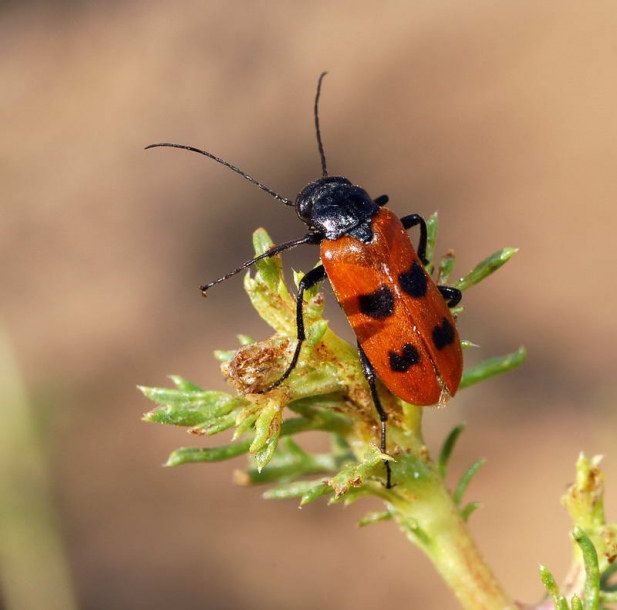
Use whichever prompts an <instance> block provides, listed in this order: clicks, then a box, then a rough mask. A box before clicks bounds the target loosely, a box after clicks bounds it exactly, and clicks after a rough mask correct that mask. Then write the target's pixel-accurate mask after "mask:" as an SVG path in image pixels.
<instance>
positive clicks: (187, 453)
mask: <svg viewBox="0 0 617 610" xmlns="http://www.w3.org/2000/svg"><path fill="white" fill-rule="evenodd" d="M250 445H251V442H250V441H249V440H244V441H239V442H237V443H231V444H230V445H223V446H222V447H203V448H198V447H181V448H180V449H176V450H175V451H172V453H171V454H170V456H169V458H168V459H167V462H166V464H165V466H181V465H182V464H190V463H193V462H222V461H223V460H229V459H231V458H234V457H237V456H239V455H242V454H243V453H248V450H249V447H250Z"/></svg>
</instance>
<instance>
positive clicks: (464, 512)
mask: <svg viewBox="0 0 617 610" xmlns="http://www.w3.org/2000/svg"><path fill="white" fill-rule="evenodd" d="M479 508H482V504H481V503H480V502H469V504H465V506H463V508H461V517H462V518H463V521H465V523H467V521H468V520H469V517H471V515H472V514H473V513H475V512H476V511H477V510H478V509H479Z"/></svg>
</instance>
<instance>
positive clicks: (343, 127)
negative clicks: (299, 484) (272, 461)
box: [0, 0, 617, 610]
mask: <svg viewBox="0 0 617 610" xmlns="http://www.w3.org/2000/svg"><path fill="white" fill-rule="evenodd" d="M616 32H617V6H616V5H615V3H614V2H611V1H610V0H605V1H602V0H598V1H594V2H588V3H584V4H583V3H580V2H577V1H569V0H562V1H560V2H553V1H538V0H523V1H519V2H516V3H505V2H490V1H482V0H471V1H469V2H465V3H460V2H454V1H445V0H444V1H436V2H430V3H427V2H404V1H393V2H375V1H369V2H362V3H359V2H321V1H318V2H225V1H214V0H205V1H201V2H200V1H191V0H187V1H186V2H178V3H174V4H173V5H172V3H169V2H160V1H152V2H143V1H142V2H139V1H130V2H106V3H103V2H94V1H91V2H85V1H83V2H79V1H78V0H75V1H73V2H69V1H67V2H57V3H45V2H40V3H36V2H27V1H23V2H20V3H12V2H4V3H1V4H0V112H1V114H0V116H1V119H0V120H1V126H2V129H1V134H2V135H1V138H0V155H1V156H0V172H1V178H2V180H1V183H2V189H1V190H2V204H1V205H2V222H1V223H0V248H1V253H2V261H3V264H2V267H1V268H0V274H1V275H0V285H1V286H2V302H1V310H0V311H1V314H0V315H1V322H2V325H3V326H4V329H5V331H7V332H8V335H9V338H10V341H11V343H12V345H13V347H14V350H15V353H16V357H17V359H18V362H19V364H20V367H21V372H22V374H23V376H24V379H25V383H26V386H27V390H28V395H29V397H30V399H31V401H32V403H33V405H34V406H35V407H36V409H37V413H38V417H39V418H40V422H41V425H42V426H43V429H44V435H45V448H46V451H48V457H47V458H46V460H47V462H48V465H49V468H50V470H51V473H52V486H53V496H54V501H55V504H56V508H57V510H58V514H59V522H60V526H61V531H62V534H63V537H64V541H65V545H66V550H67V553H68V560H69V564H70V568H71V571H72V576H73V578H74V581H75V586H76V588H77V595H78V599H79V604H80V607H81V608H84V609H88V610H90V609H97V610H98V609H104V608H114V610H125V609H127V610H128V609H134V608H146V607H147V608H149V609H150V610H163V609H165V610H166V609H168V608H176V609H182V610H191V609H198V608H199V609H203V608H209V609H210V608H212V609H227V608H251V609H253V608H254V609H259V608H275V609H276V608H281V609H282V608H294V609H304V608H307V609H308V608H314V607H315V606H316V605H319V606H320V607H321V608H369V607H376V606H378V607H384V608H385V607H413V608H423V609H429V610H430V609H442V608H455V607H456V604H455V602H454V600H453V598H452V597H451V595H450V593H449V592H448V591H447V590H445V587H444V585H442V583H441V582H440V580H439V578H438V577H437V576H436V575H435V573H434V571H433V569H432V568H431V566H430V565H429V563H428V561H427V560H426V559H425V558H424V557H423V556H422V555H421V554H420V552H419V551H418V550H416V549H415V548H412V547H411V546H410V545H409V544H408V543H407V542H406V541H405V540H404V539H403V538H402V536H401V535H400V534H399V532H398V530H397V529H396V527H395V526H394V525H393V524H381V525H377V526H373V527H371V528H368V529H365V530H357V529H356V528H355V527H354V523H355V521H357V520H358V518H359V517H360V516H361V515H363V514H364V512H366V511H367V510H369V509H372V508H375V506H373V505H369V504H368V503H365V504H364V505H355V506H353V507H350V508H347V509H343V508H342V507H338V506H337V507H330V508H328V507H326V506H325V503H316V504H314V505H311V506H308V507H306V508H304V509H303V510H301V511H299V510H298V508H297V505H296V503H294V502H283V503H276V502H265V501H263V500H261V498H260V494H261V490H259V489H248V490H247V489H241V488H235V487H234V486H233V485H232V483H231V474H232V471H233V469H234V468H236V467H240V466H241V464H242V462H241V461H238V462H236V463H225V464H220V465H203V466H193V467H183V468H178V469H169V470H168V469H163V468H161V467H160V464H161V463H162V462H163V461H164V460H165V458H166V456H167V454H168V453H169V452H170V451H171V450H172V449H173V448H175V447H178V446H181V445H187V444H199V443H200V439H195V438H192V437H187V436H186V435H185V432H184V431H182V430H174V429H171V428H166V427H158V426H155V425H146V424H143V423H141V422H140V416H141V414H142V412H144V411H146V410H147V409H149V404H148V403H147V401H146V400H145V399H144V398H143V397H142V396H141V395H140V394H139V393H138V392H137V391H136V389H135V386H136V384H144V385H165V384H167V380H166V375H167V374H169V373H178V374H181V375H183V376H185V377H187V378H189V379H192V380H194V381H196V382H198V383H200V384H202V385H203V386H205V387H211V388H220V389H223V388H224V387H225V386H224V383H223V381H222V380H221V379H220V377H219V375H218V367H217V364H216V363H215V362H214V360H213V359H212V357H211V353H212V351H213V350H214V349H216V348H229V347H232V346H234V345H235V336H234V335H235V334H236V333H238V332H245V333H247V334H250V335H252V336H255V337H264V336H266V334H267V333H268V330H267V328H266V327H265V325H264V324H263V323H262V322H261V321H260V320H259V319H258V318H257V315H256V314H255V313H254V312H253V311H252V310H251V308H250V306H249V304H248V301H247V299H246V298H245V296H244V294H243V292H242V281H241V279H240V278H236V280H235V281H230V282H228V283H226V284H224V285H221V286H219V287H218V288H217V289H216V291H212V295H211V298H209V299H208V300H207V301H205V300H203V299H202V298H201V297H200V295H199V292H198V290H197V286H198V285H199V284H200V283H203V282H204V281H207V280H210V279H213V278H215V277H218V276H219V275H221V274H222V273H224V272H226V271H228V270H229V269H230V268H232V267H233V266H235V265H236V264H238V263H240V262H242V261H244V260H245V259H246V258H248V257H249V255H250V253H251V243H250V239H251V234H252V231H253V229H255V228H256V227H258V226H265V227H266V228H268V230H269V231H270V232H271V234H272V236H273V238H274V239H275V241H283V240H286V239H292V238H294V237H298V236H301V235H302V234H303V230H304V227H303V225H302V224H301V223H300V222H299V221H298V220H297V219H296V218H295V215H294V213H293V212H292V211H290V210H288V209H286V208H284V207H283V206H282V205H280V204H277V202H275V201H273V200H271V199H270V198H269V197H268V196H267V195H265V194H263V193H261V192H260V191H259V190H257V189H256V188H254V187H253V186H251V185H250V184H248V183H247V182H246V181H244V180H242V179H241V178H239V177H238V176H236V175H234V174H232V173H231V172H230V171H228V170H226V169H225V168H222V167H220V166H217V165H216V164H215V163H214V162H211V161H209V160H206V159H204V158H202V157H200V156H198V155H192V154H189V153H185V152H182V151H174V150H154V151H148V152H144V151H143V147H144V146H145V145H147V144H149V143H152V142H157V141H164V140H167V141H176V142H182V143H186V144H192V145H194V146H199V147H203V148H206V149H208V150H211V151H212V152H214V153H215V154H217V155H220V156H222V157H224V158H226V159H228V160H229V161H231V162H233V163H234V164H237V165H238V166H240V167H242V168H243V169H245V170H246V171H247V172H249V173H250V174H252V175H254V176H256V177H257V178H259V179H260V180H262V181H263V182H265V183H266V184H268V185H269V186H270V187H271V188H273V189H274V190H276V191H278V192H280V193H282V194H284V195H286V196H288V197H294V196H295V194H296V193H297V192H298V191H299V190H300V189H301V188H302V187H303V186H304V185H305V184H306V183H307V182H308V181H310V180H311V179H314V178H315V177H317V176H318V175H319V171H320V168H319V158H318V155H317V150H316V145H315V137H314V132H313V123H312V114H311V113H312V103H313V96H314V90H315V84H316V79H317V76H318V74H319V73H320V72H321V71H323V70H328V71H329V73H330V74H329V76H328V78H327V79H326V81H325V86H324V92H323V97H322V105H321V119H322V129H323V134H324V141H325V146H326V151H327V155H328V161H329V168H330V171H331V173H334V174H342V175H345V176H347V177H349V178H350V179H351V180H353V181H355V182H358V183H360V184H361V185H363V186H364V187H365V188H366V189H367V190H368V191H369V192H370V193H371V194H372V195H375V196H377V195H380V194H382V193H388V194H389V195H390V198H391V204H390V206H391V207H392V209H393V210H394V211H395V212H397V213H398V214H400V215H403V214H406V213H410V212H419V213H421V214H423V215H426V216H427V215H429V214H430V213H432V212H433V211H434V210H439V213H440V218H441V234H440V240H439V246H440V251H441V252H443V251H445V250H446V249H448V248H454V249H455V250H456V252H457V255H458V261H459V266H458V268H457V269H458V272H459V274H462V273H463V272H464V271H466V270H467V269H468V268H470V267H471V266H472V265H473V264H475V263H476V262H477V261H479V260H480V259H482V258H484V257H485V256H486V255H487V254H489V253H491V252H493V251H495V250H497V249H499V248H501V247H503V246H518V247H519V248H520V252H519V254H518V255H517V256H516V257H515V259H514V260H513V261H512V262H511V263H509V264H508V265H507V266H506V267H505V268H504V269H503V270H502V271H501V272H500V273H498V274H497V275H496V276H494V277H493V278H491V279H489V280H488V281H487V282H486V283H485V284H483V285H481V286H480V287H478V288H476V289H474V290H473V291H471V292H470V293H468V294H467V295H466V297H465V304H466V306H467V311H466V312H465V314H464V316H463V317H462V318H461V321H460V325H461V329H462V333H463V335H464V336H465V337H466V338H469V339H471V340H473V341H474V342H476V343H478V344H480V345H481V346H482V349H481V350H477V352H476V353H475V354H474V355H470V360H473V359H475V360H479V359H480V358H484V357H489V356H493V355H497V354H501V353H505V352H507V351H510V350H513V349H515V348H516V347H518V345H519V344H525V345H526V346H527V348H528V350H529V360H528V363H527V364H526V365H525V366H524V367H523V368H522V369H520V370H518V371H516V372H515V373H512V374H510V375H508V376H506V377H503V378H499V379H495V380H492V381H490V382H487V383H485V384H483V385H482V386H480V387H475V388H472V389H469V390H467V391H465V392H463V393H461V395H460V396H457V398H456V400H454V401H452V403H451V404H450V405H449V407H448V408H447V409H444V410H439V411H437V410H431V411H428V412H427V415H426V419H425V428H426V436H427V440H428V442H429V444H430V446H431V447H432V448H433V450H434V451H436V450H437V447H438V446H439V443H440V442H441V439H443V437H444V435H445V434H446V433H447V431H448V430H449V429H450V428H451V427H452V426H453V425H455V424H456V423H458V422H460V421H466V422H467V424H468V429H467V432H466V433H465V435H464V437H463V439H462V442H461V444H460V447H459V450H458V453H457V454H456V456H455V462H456V466H455V467H454V468H455V473H460V472H461V470H462V469H463V467H464V466H466V465H468V464H469V463H470V462H471V461H472V460H473V459H475V458H476V457H479V456H486V457H487V458H488V460H489V461H488V464H487V466H486V467H485V469H484V470H483V471H482V472H481V474H480V475H479V476H478V478H477V481H476V482H475V483H474V484H473V485H472V488H471V491H470V494H469V499H475V500H481V501H482V502H483V503H484V505H485V507H484V509H483V510H481V511H480V512H478V513H476V514H475V515H474V517H473V518H472V529H473V532H474V534H475V535H476V537H477V540H478V543H479V545H480V547H481V548H482V549H483V550H484V552H485V554H486V556H487V557H488V560H489V561H490V563H491V564H492V565H493V566H494V568H495V570H496V572H497V574H498V575H499V577H500V578H501V580H502V581H503V583H504V584H505V586H506V588H507V589H508V590H509V591H510V592H511V594H512V595H513V596H515V597H516V598H518V599H523V600H527V601H532V600H535V599H537V598H539V596H540V595H541V586H540V583H539V578H538V575H537V569H538V564H539V563H540V562H542V563H545V564H547V565H548V566H549V567H550V568H551V569H553V570H554V572H555V574H556V575H557V576H558V577H561V576H563V574H564V571H565V569H566V567H567V565H568V561H569V549H570V543H569V540H568V528H569V521H568V518H567V516H566V515H565V513H564V510H563V509H562V508H561V506H560V504H559V496H560V495H561V494H562V492H563V491H564V490H565V487H566V484H567V483H568V482H569V481H571V480H572V477H573V468H574V462H575V459H576V457H577V454H578V452H579V451H580V450H584V451H585V452H587V453H589V454H595V453H606V459H605V462H604V465H605V469H606V472H607V476H608V483H609V493H608V496H607V503H606V504H607V510H608V512H609V516H610V515H612V516H613V517H615V514H616V509H617V449H616V447H615V438H616V427H617V418H616V416H615V409H614V398H613V394H614V391H615V387H616V382H615V372H614V369H615V360H616V359H615V349H616V344H617V323H616V322H615V313H614V303H615V302H616V300H617V285H616V282H615V279H614V275H615V274H614V268H615V262H616V259H617V256H616V253H615V244H614V241H615V226H616V224H617V206H616V199H617V197H616V194H617V171H616V168H617V119H616V118H615V117H616V113H615V108H616V104H615V100H616V98H617V36H616ZM307 250H308V251H305V252H303V253H293V254H290V255H289V256H286V257H285V261H286V263H287V265H288V266H291V265H293V266H295V267H296V268H307V267H308V266H310V265H312V264H313V263H314V262H315V256H316V254H317V252H316V249H310V248H308V249H307ZM328 292H329V289H328ZM336 309H337V308H336V306H335V305H334V302H333V299H332V297H331V294H330V303H329V311H330V312H331V317H333V318H335V319H336V320H337V322H336V324H337V327H338V328H341V329H342V328H343V324H344V323H342V322H341V321H340V318H339V317H337V314H336ZM7 409H10V405H9V404H6V405H4V408H3V410H4V411H5V416H6V415H7ZM217 441H218V439H217ZM204 442H207V441H204ZM35 581H36V577H34V576H33V586H36V585H35Z"/></svg>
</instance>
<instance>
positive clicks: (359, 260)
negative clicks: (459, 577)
mask: <svg viewBox="0 0 617 610" xmlns="http://www.w3.org/2000/svg"><path fill="white" fill-rule="evenodd" d="M325 74H326V73H325V72H324V73H323V74H321V76H320V77H319V81H318V85H317V95H316V97H315V109H314V115H315V129H316V132H317V143H318V146H319V154H320V158H321V164H322V170H323V171H322V177H321V178H319V179H318V180H316V181H315V182H311V183H310V184H309V185H307V186H306V187H305V188H304V189H303V191H302V192H301V193H300V194H299V195H298V197H297V198H296V200H295V201H292V200H290V199H287V198H286V197H283V196H281V195H279V194H278V193H276V192H274V191H273V190H271V189H269V188H268V187H267V186H265V185H264V184H262V183H261V182H259V181H257V180H255V179H254V178H252V177H251V176H249V175H248V174H247V173H246V172H243V171H242V170H241V169H239V168H237V167H235V166H234V165H232V164H231V163H228V162H227V161H224V160H223V159H220V158H218V157H215V156H214V155H213V154H211V153H209V152H206V151H204V150H201V149H198V148H194V147H192V146H185V145H183V144H171V143H168V142H165V143H159V144H151V145H150V146H148V147H147V148H154V147H158V146H169V147H173V148H183V149H185V150H190V151H192V152H197V153H200V154H202V155H205V156H206V157H209V158H211V159H214V160H215V161H217V162H218V163H221V164H223V165H225V166H226V167H229V168H230V169H232V170H233V171H235V172H236V173H238V174H240V175H241V176H243V177H244V178H246V179H247V180H249V181H250V182H252V183H253V184H255V185H256V186H258V187H259V188H260V189H262V190H264V191H266V192H267V193H269V194H270V195H271V196H272V197H274V198H275V199H278V200H279V201H281V202H283V203H284V204H285V205H288V206H293V207H295V209H296V213H297V214H298V216H299V217H300V220H302V221H303V222H304V223H305V224H306V225H307V226H308V228H309V232H308V233H307V234H306V235H305V236H304V237H302V238H300V239H296V240H293V241H289V242H285V243H283V244H279V245H278V246H274V247H273V248H270V250H268V251H267V252H265V253H263V254H261V255H260V256H257V257H255V258H253V259H251V260H249V261H247V262H245V263H243V264H242V265H240V266H239V267H238V268H237V269H234V270H233V271H231V272H229V273H227V274H226V275H224V276H223V277H220V278H218V279H217V280H215V281H213V282H210V283H209V284H206V285H204V286H201V291H202V292H203V293H204V294H205V293H206V291H207V290H208V289H209V288H211V287H212V286H214V285H215V284H218V283H220V282H222V281H224V280H226V279H228V278H229V277H231V276H233V275H235V274H236V273H239V272H240V271H242V270H244V269H246V268H247V267H249V266H250V265H253V264H254V263H256V262H257V261H259V260H262V259H264V258H268V257H271V256H275V255H276V254H279V253H280V252H283V251H285V250H289V249H291V248H295V247H296V246H299V245H302V244H319V246H320V255H321V262H322V264H321V265H318V266H317V267H315V268H314V269H312V270H311V271H309V272H308V273H307V274H306V275H305V276H304V277H303V278H302V280H301V281H300V284H299V287H298V295H297V298H296V322H297V333H298V335H297V336H298V340H297V343H296V348H295V351H294V354H293V357H292V359H291V362H290V363H289V366H288V367H287V369H286V371H285V372H284V373H283V375H282V376H281V377H280V378H279V379H278V380H277V381H275V382H274V383H273V384H271V385H270V386H268V387H267V388H264V389H262V390H260V393H266V392H269V391H270V390H272V389H273V388H275V387H277V386H279V385H280V384H281V383H283V382H284V381H285V380H286V379H287V377H289V375H290V374H291V372H292V371H293V370H294V368H295V366H296V364H297V362H298V358H299V356H300V351H301V349H302V344H303V342H304V341H305V339H306V334H305V329H304V314H303V303H304V298H303V297H304V292H305V290H307V289H309V288H311V287H313V286H315V285H316V284H318V283H319V282H321V281H323V280H324V279H325V278H326V277H327V278H328V279H329V280H330V283H331V284H332V288H333V289H334V293H335V295H336V298H337V300H338V302H339V304H340V305H341V307H342V308H343V311H344V312H345V314H346V316H347V318H348V320H349V322H350V324H351V326H352V328H353V330H354V332H355V334H356V336H357V338H358V352H359V355H360V361H361V364H362V370H363V372H364V375H365V377H366V379H367V381H368V384H369V388H370V390H371V396H372V398H373V402H374V403H375V408H376V409H377V412H378V414H379V419H380V421H381V451H382V452H383V453H386V422H387V420H388V414H387V412H386V411H385V409H384V408H383V406H382V404H381V400H380V398H379V393H378V392H377V384H376V377H378V378H379V379H380V380H381V381H382V382H383V384H384V385H385V386H386V387H387V388H388V389H389V390H390V391H391V392H392V393H393V394H395V395H396V396H398V397H399V398H401V399H402V400H404V401H406V402H409V403H412V404H415V405H434V404H443V403H444V402H445V401H446V400H447V399H448V397H450V396H453V395H454V394H455V393H456V390H457V389H458V386H459V383H460V380H461V376H462V373H463V354H462V350H461V343H460V339H459V335H458V331H457V329H456V325H455V322H454V319H453V317H452V315H451V313H450V308H451V307H454V306H456V305H457V304H458V303H459V302H460V300H461V292H460V291H459V290H458V289H456V288H451V287H448V286H436V285H435V283H434V282H433V280H432V279H431V277H430V276H429V275H428V273H427V272H426V271H425V269H424V266H425V265H426V263H427V260H426V242H427V229H426V223H425V221H424V219H423V218H422V217H421V216H419V215H418V214H410V215H408V216H403V217H402V218H400V219H399V218H398V217H397V216H396V215H395V214H393V213H392V212H391V211H390V210H388V209H387V208H385V207H383V206H384V205H385V204H386V203H387V202H388V197H387V196H386V195H382V196H380V197H377V198H376V199H372V198H371V197H370V196H369V194H368V193H367V192H366V191H365V190H364V189H362V188H361V187H359V186H356V185H353V184H352V183H351V182H350V181H349V180H348V179H347V178H343V177H339V176H329V175H328V170H327V167H326V157H325V154H324V148H323V143H322V140H321V131H320V129H319V114H318V105H319V96H320V92H321V84H322V80H323V77H324V76H325ZM415 226H419V227H420V242H419V245H418V250H417V252H416V250H414V248H413V246H412V244H411V241H410V240H409V237H408V235H407V233H406V230H407V229H410V228H412V227H415ZM384 463H385V466H386V473H387V482H386V486H387V487H391V486H392V476H391V470H390V463H389V462H388V461H386V462H384Z"/></svg>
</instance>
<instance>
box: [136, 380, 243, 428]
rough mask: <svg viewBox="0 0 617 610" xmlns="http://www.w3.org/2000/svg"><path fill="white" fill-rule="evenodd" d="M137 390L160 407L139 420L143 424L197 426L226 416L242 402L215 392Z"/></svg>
mask: <svg viewBox="0 0 617 610" xmlns="http://www.w3.org/2000/svg"><path fill="white" fill-rule="evenodd" d="M139 389H140V390H141V391H142V392H143V393H144V395H145V396H146V397H148V398H149V399H150V400H152V401H153V402H154V403H156V404H158V405H161V406H159V407H157V408H155V409H153V410H152V411H150V412H149V413H146V414H145V415H144V417H143V419H144V421H149V422H156V423H161V424H172V425H175V426H199V425H200V424H203V423H205V422H212V420H215V419H217V418H219V417H223V416H226V415H227V414H228V413H230V412H231V411H233V410H234V409H236V408H238V407H240V406H242V405H245V404H246V400H245V399H244V398H242V397H239V396H231V395H230V394H227V393H226V392H217V391H198V392H197V391H188V392H187V391H183V390H173V389H169V388H146V387H143V386H140V387H139Z"/></svg>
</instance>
